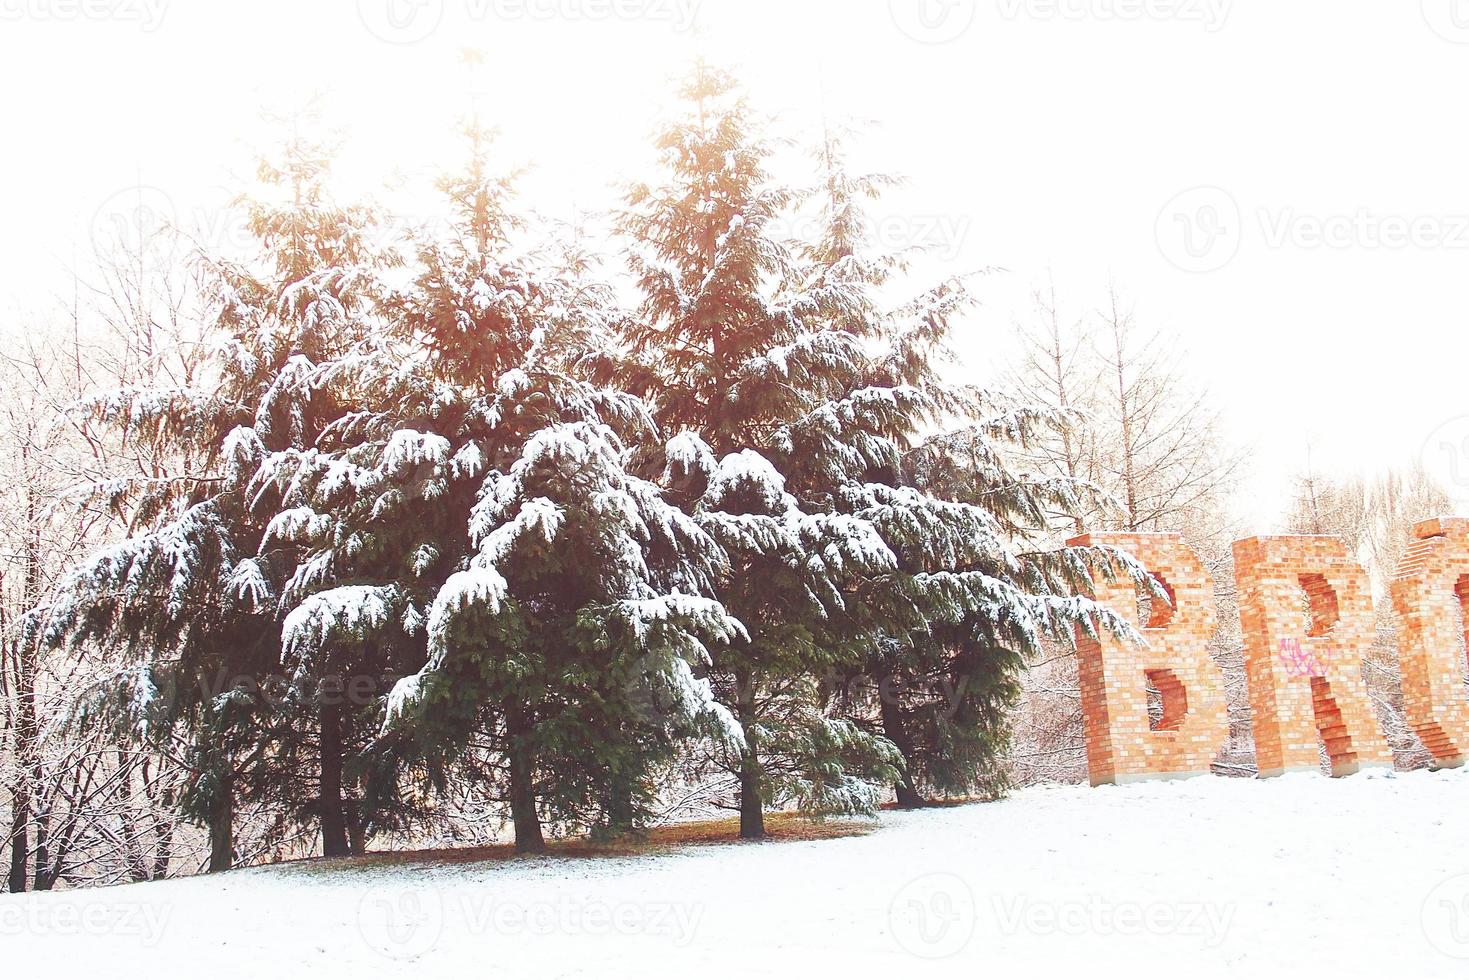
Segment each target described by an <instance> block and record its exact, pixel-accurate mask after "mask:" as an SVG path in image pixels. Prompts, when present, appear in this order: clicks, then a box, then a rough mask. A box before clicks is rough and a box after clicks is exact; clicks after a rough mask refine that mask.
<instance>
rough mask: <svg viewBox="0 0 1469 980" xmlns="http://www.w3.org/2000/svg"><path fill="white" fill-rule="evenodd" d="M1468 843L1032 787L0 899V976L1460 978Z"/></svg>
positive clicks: (1146, 789)
mask: <svg viewBox="0 0 1469 980" xmlns="http://www.w3.org/2000/svg"><path fill="white" fill-rule="evenodd" d="M1466 830H1469V773H1464V772H1444V773H1436V774H1430V773H1412V774H1387V773H1381V774H1372V775H1363V776H1357V777H1352V778H1348V779H1342V780H1328V779H1325V778H1321V777H1317V776H1291V777H1286V778H1283V779H1278V780H1271V781H1266V782H1255V781H1247V780H1224V779H1212V778H1211V779H1200V780H1192V781H1190V782H1187V783H1168V784H1149V785H1143V786H1133V787H1128V788H1120V789H1119V788H1103V789H1087V788H1082V787H1048V788H1041V789H1033V790H1028V791H1025V792H1022V793H1018V794H1016V795H1015V796H1014V797H1012V798H1011V799H1008V800H1006V801H1004V802H1001V803H996V804H987V805H972V806H963V807H954V808H948V809H938V810H930V811H925V812H920V813H896V814H888V815H885V816H884V817H883V819H882V823H881V826H880V827H879V828H878V829H876V830H875V831H874V832H873V833H871V834H868V835H866V836H860V837H847V838H841V839H834V840H816V841H802V842H792V843H776V844H762V845H728V846H722V845H721V846H700V847H688V848H684V849H681V850H676V851H673V852H670V853H662V854H656V855H643V856H638V857H615V858H598V859H571V858H537V859H524V860H512V861H504V862H490V863H482V864H454V865H448V864H434V865H428V866H424V865H417V866H414V865H394V866H381V865H379V866H375V867H370V868H364V867H351V868H346V869H336V870H325V869H323V868H322V866H321V865H319V864H312V863H306V864H297V865H289V866H281V867H276V868H261V869H253V870H247V871H239V872H233V873H230V874H226V875H222V876H214V877H204V878H194V879H181V880H176V881H169V882H163V883H159V884H147V885H134V886H126V887H119V888H111V889H105V890H97V891H91V892H83V891H78V892H70V893H55V894H50V895H43V896H40V897H34V896H0V962H3V963H4V964H5V967H6V970H5V974H6V976H33V975H47V976H55V975H65V976H72V977H86V976H96V977H108V978H112V977H127V976H144V975H148V976H153V977H157V976H218V977H250V978H252V980H254V978H261V977H266V978H286V977H296V976H310V977H315V978H319V980H334V978H337V977H348V976H350V977H354V978H361V977H375V976H393V977H404V976H433V977H469V976H478V977H537V978H541V977H588V978H598V980H607V978H616V977H638V978H657V977H675V976H676V977H679V978H688V977H700V978H718V977H736V976H740V977H808V978H817V977H827V976H859V977H868V976H871V977H879V976H880V977H885V978H898V977H909V976H946V977H955V978H960V977H962V978H982V977H992V976H1002V975H1010V976H1027V977H1038V978H1046V977H1062V976H1066V975H1067V974H1068V972H1071V971H1074V972H1075V973H1076V975H1078V976H1086V977H1089V978H1095V977H1109V976H1127V977H1141V976H1147V975H1149V974H1155V975H1173V976H1178V975H1186V976H1189V977H1203V976H1221V975H1245V976H1250V977H1277V976H1279V977H1284V976H1292V977H1297V978H1299V977H1318V976H1333V977H1336V978H1341V977H1355V976H1374V977H1404V978H1427V977H1462V976H1464V975H1466V974H1469V833H1466ZM41 971H44V972H41ZM58 971H60V973H58Z"/></svg>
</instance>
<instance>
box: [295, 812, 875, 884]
mask: <svg viewBox="0 0 1469 980" xmlns="http://www.w3.org/2000/svg"><path fill="white" fill-rule="evenodd" d="M877 827H878V824H877V822H876V821H871V820H862V821H858V820H824V821H815V820H808V819H806V818H805V817H801V816H798V815H796V814H791V813H768V814H766V815H765V833H766V842H771V843H781V842H786V841H807V840H831V839H835V838H839V837H860V836H863V835H865V834H869V833H871V832H872V831H873V830H875V829H876V828H877ZM741 843H746V842H743V841H741V840H740V821H739V818H738V817H727V818H725V819H721V820H696V821H691V822H688V823H675V824H668V825H665V826H662V827H654V828H652V829H651V830H649V831H647V833H646V834H643V835H640V836H637V837H627V838H622V839H619V840H613V841H594V840H591V839H589V838H585V837H575V838H567V839H564V840H551V841H547V842H546V855H545V856H547V857H556V858H580V859H592V858H605V857H635V856H637V855H640V854H656V853H660V852H664V851H669V850H674V849H676V848H680V847H707V846H713V845H719V844H741ZM519 857H521V855H517V854H516V853H515V847H514V845H512V844H489V845H485V846H482V847H451V848H436V849H432V850H411V851H410V850H403V851H378V852H374V853H369V854H365V855H362V856H361V857H350V858H330V859H326V858H302V859H298V860H294V861H287V862H283V863H281V864H279V865H276V867H279V868H283V869H288V870H290V871H291V872H292V873H301V874H308V875H314V874H319V873H324V872H334V871H351V870H357V869H370V868H387V867H400V866H405V865H417V866H439V865H458V864H479V863H487V862H497V861H509V860H515V859H517V858H519Z"/></svg>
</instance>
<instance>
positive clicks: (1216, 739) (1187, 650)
mask: <svg viewBox="0 0 1469 980" xmlns="http://www.w3.org/2000/svg"><path fill="white" fill-rule="evenodd" d="M1068 543H1069V544H1071V545H1073V546H1080V547H1093V546H1099V545H1108V546H1111V547H1114V548H1120V549H1122V550H1124V551H1127V552H1129V553H1130V554H1132V555H1133V556H1134V557H1136V558H1137V560H1138V561H1139V562H1140V563H1141V564H1143V565H1144V566H1145V567H1146V568H1147V569H1148V571H1149V572H1150V573H1152V575H1153V577H1154V578H1155V579H1156V580H1157V581H1158V583H1159V584H1160V585H1161V586H1162V588H1163V590H1164V591H1165V592H1167V593H1168V594H1169V596H1170V597H1171V599H1172V603H1171V605H1170V604H1169V603H1165V602H1164V601H1162V600H1161V599H1158V598H1153V599H1152V600H1151V602H1150V603H1149V609H1148V622H1146V623H1144V622H1140V618H1141V615H1142V610H1141V609H1140V604H1139V598H1140V597H1139V594H1138V590H1137V588H1136V587H1135V586H1134V584H1133V583H1132V582H1131V581H1130V580H1121V581H1115V582H1105V581H1103V582H1099V583H1098V584H1097V587H1096V592H1095V596H1094V597H1095V598H1096V599H1097V600H1098V601H1099V602H1101V603H1102V604H1104V605H1106V606H1108V607H1109V608H1111V609H1113V610H1114V611H1116V612H1117V613H1118V614H1120V615H1122V616H1123V617H1124V618H1126V619H1127V620H1128V621H1129V622H1130V623H1132V624H1133V625H1134V626H1136V627H1138V628H1139V629H1140V631H1141V632H1142V634H1143V637H1144V638H1145V639H1146V640H1147V642H1148V646H1147V648H1141V647H1138V646H1136V645H1134V644H1131V643H1128V642H1126V641H1123V640H1119V639H1116V638H1114V637H1111V636H1106V635H1103V636H1101V637H1100V638H1099V639H1093V638H1091V637H1088V636H1086V635H1085V634H1084V633H1082V632H1080V631H1078V634H1077V655H1078V662H1079V668H1080V676H1081V708H1082V716H1083V719H1084V721H1085V724H1086V755H1087V767H1088V769H1089V771H1090V774H1091V782H1092V785H1093V786H1097V785H1101V784H1104V783H1125V782H1133V781H1136V780H1141V779H1166V778H1180V777H1184V776H1195V775H1200V774H1203V773H1207V772H1208V771H1209V766H1210V764H1211V763H1212V762H1213V761H1214V757H1215V755H1216V754H1217V753H1218V750H1219V746H1220V745H1222V744H1223V743H1224V741H1225V739H1226V738H1227V737H1228V735H1229V723H1228V717H1227V714H1226V707H1225V701H1224V683H1223V677H1222V675H1221V674H1220V672H1219V668H1218V666H1217V665H1216V664H1215V663H1214V661H1213V660H1212V659H1210V657H1209V652H1208V646H1209V639H1210V637H1211V636H1212V635H1213V633H1214V626H1215V624H1216V622H1217V621H1218V613H1217V612H1216V610H1215V605H1214V589H1213V586H1212V585H1211V583H1210V580H1209V574H1208V571H1207V570H1206V569H1205V568H1204V566H1203V563H1202V562H1200V561H1199V559H1198V556H1197V555H1195V554H1194V552H1193V550H1192V549H1190V548H1189V547H1188V546H1187V545H1186V544H1184V543H1183V539H1182V537H1181V536H1180V535H1177V534H1137V533H1121V532H1117V533H1104V534H1087V535H1083V536H1081V537H1078V538H1074V539H1072V540H1071V541H1070V542H1068ZM1149 681H1151V682H1152V684H1153V686H1154V687H1156V688H1157V689H1158V691H1159V693H1160V694H1161V695H1162V702H1163V711H1162V717H1161V719H1159V721H1158V722H1157V724H1156V727H1154V726H1152V725H1150V723H1149V718H1148V695H1147V688H1148V683H1149Z"/></svg>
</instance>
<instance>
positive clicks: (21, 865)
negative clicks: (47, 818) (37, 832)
mask: <svg viewBox="0 0 1469 980" xmlns="http://www.w3.org/2000/svg"><path fill="white" fill-rule="evenodd" d="M26 778H27V777H26V776H25V775H24V774H22V775H21V776H20V777H19V778H18V779H17V780H16V784H15V785H16V788H15V795H14V796H13V797H12V798H11V800H10V826H11V834H10V881H9V886H8V887H9V888H10V890H11V891H12V892H23V891H25V890H26V864H27V862H26V853H27V852H28V851H29V850H30V847H31V843H30V834H29V829H30V822H31V814H30V807H29V806H28V803H27V793H26V789H25V787H26Z"/></svg>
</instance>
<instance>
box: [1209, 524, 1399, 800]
mask: <svg viewBox="0 0 1469 980" xmlns="http://www.w3.org/2000/svg"><path fill="white" fill-rule="evenodd" d="M1234 568H1235V578H1236V582H1237V584H1238V586H1239V608H1240V626H1241V627H1242V630H1243V634H1244V640H1245V674H1246V677H1247V678H1248V680H1249V688H1250V713H1251V715H1252V718H1253V722H1254V731H1255V757H1256V762H1257V764H1258V766H1259V771H1260V775H1262V776H1274V775H1279V774H1281V773H1283V772H1294V771H1309V770H1315V769H1317V768H1318V766H1319V764H1320V750H1319V748H1318V744H1319V743H1318V738H1317V736H1318V733H1319V736H1320V741H1321V742H1324V743H1325V745H1326V752H1327V755H1328V756H1329V757H1330V760H1331V771H1332V774H1333V775H1337V776H1344V775H1348V774H1350V773H1353V772H1357V771H1358V770H1359V769H1361V768H1362V767H1364V766H1386V767H1391V766H1392V753H1391V752H1390V751H1389V749H1388V746H1387V741H1386V740H1385V739H1384V738H1383V737H1382V733H1381V732H1380V731H1379V730H1378V727H1377V717H1376V715H1375V714H1374V712H1373V709H1372V702H1371V700H1370V699H1369V698H1368V695H1367V685H1366V684H1365V683H1364V682H1363V680H1362V658H1363V656H1364V655H1365V654H1366V652H1367V649H1368V647H1369V646H1370V645H1371V643H1372V638H1373V633H1374V617H1373V614H1372V591H1371V587H1370V585H1369V583H1368V581H1367V573H1366V571H1364V570H1363V568H1362V566H1361V565H1360V564H1358V563H1357V561H1356V560H1354V559H1353V558H1351V557H1350V556H1349V555H1348V554H1347V549H1346V545H1345V544H1344V543H1343V542H1342V541H1341V540H1339V539H1337V538H1332V537H1322V536H1304V535H1302V536H1294V535H1288V536H1277V537H1261V538H1247V539H1246V540H1244V541H1236V542H1235V544H1234Z"/></svg>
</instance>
